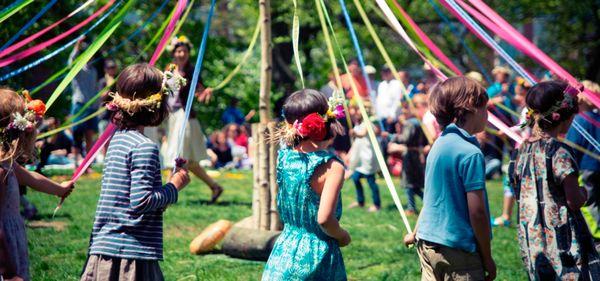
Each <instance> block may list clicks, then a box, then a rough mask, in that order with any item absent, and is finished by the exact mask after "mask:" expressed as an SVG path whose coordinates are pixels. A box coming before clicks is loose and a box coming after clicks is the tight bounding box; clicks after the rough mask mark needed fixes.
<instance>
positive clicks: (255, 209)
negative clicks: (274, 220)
mask: <svg viewBox="0 0 600 281" xmlns="http://www.w3.org/2000/svg"><path fill="white" fill-rule="evenodd" d="M258 127H259V125H258V124H252V143H251V144H250V145H251V147H252V153H253V155H252V156H253V157H254V163H252V174H253V180H254V181H253V182H252V226H253V227H254V228H256V229H258V228H259V227H260V216H259V215H258V214H259V212H260V197H259V196H258V194H259V186H260V178H259V177H258V174H259V171H260V162H259V161H258V143H259V141H260V138H259V137H258V136H259V133H258V132H259V128H258Z"/></svg>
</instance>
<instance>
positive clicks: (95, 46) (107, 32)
mask: <svg viewBox="0 0 600 281" xmlns="http://www.w3.org/2000/svg"><path fill="white" fill-rule="evenodd" d="M135 2H136V0H129V1H127V3H126V4H125V6H123V8H122V9H121V10H120V11H119V12H118V13H117V15H115V17H114V18H113V19H112V20H111V21H110V23H108V25H107V26H106V27H105V28H104V29H103V30H102V32H101V33H100V35H98V37H96V39H95V40H94V42H93V43H92V44H91V45H90V46H89V47H88V48H87V49H86V50H85V51H84V52H83V53H82V54H81V55H80V56H79V57H77V59H75V62H74V63H73V66H72V67H71V70H70V71H69V73H67V75H66V76H65V78H64V79H63V80H62V82H60V84H59V85H58V87H56V89H55V90H54V92H53V93H52V95H51V96H50V98H48V101H47V102H46V110H48V109H49V108H50V107H51V106H52V105H53V104H54V102H55V101H56V100H57V99H58V97H59V96H60V94H62V92H63V91H64V90H65V89H66V88H67V86H68V85H69V83H71V81H73V79H74V78H75V76H76V75H77V73H79V71H81V69H82V68H83V67H84V66H85V65H86V63H87V62H88V61H89V60H90V59H91V58H92V57H93V56H94V54H96V52H98V50H100V47H102V45H104V43H105V42H106V40H108V38H109V37H110V36H111V35H112V34H113V33H114V32H115V30H117V28H118V27H119V26H120V25H121V23H122V22H123V19H124V17H125V15H126V14H127V12H128V11H129V9H130V8H131V6H133V4H134V3H135Z"/></svg>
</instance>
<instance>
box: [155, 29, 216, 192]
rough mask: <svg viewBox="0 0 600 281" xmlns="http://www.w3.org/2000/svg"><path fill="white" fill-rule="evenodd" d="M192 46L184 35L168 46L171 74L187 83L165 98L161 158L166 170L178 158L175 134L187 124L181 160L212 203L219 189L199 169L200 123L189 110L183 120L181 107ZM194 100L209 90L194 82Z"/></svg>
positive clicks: (204, 156)
mask: <svg viewBox="0 0 600 281" xmlns="http://www.w3.org/2000/svg"><path fill="white" fill-rule="evenodd" d="M191 49H192V43H191V42H190V41H189V39H188V38H187V37H185V36H179V37H177V38H175V39H173V41H172V42H171V44H170V45H169V49H168V50H169V51H170V52H171V55H172V57H173V61H172V63H173V64H175V66H176V67H175V71H177V72H178V73H179V74H180V75H181V76H182V77H184V78H185V79H187V80H188V83H187V84H186V86H184V87H182V88H181V89H179V90H178V91H175V92H173V94H172V95H170V96H169V98H168V99H167V103H168V105H169V111H170V115H169V119H168V132H169V133H168V135H167V138H168V140H167V147H168V148H167V155H165V165H166V166H167V167H169V166H171V167H172V165H173V163H175V158H176V157H177V156H178V145H179V131H180V130H181V126H182V125H183V124H184V123H185V122H186V121H187V122H188V124H187V126H185V132H184V133H185V135H184V139H183V143H182V145H183V146H182V147H181V148H179V151H181V155H180V156H181V157H183V158H185V159H187V169H188V170H189V171H191V172H192V173H193V174H194V175H196V176H197V177H198V178H200V179H201V180H202V181H203V182H204V183H206V184H207V185H208V187H209V188H210V189H211V191H212V196H211V200H210V202H211V203H214V202H215V201H216V200H217V199H218V198H219V196H221V193H222V192H223V188H222V187H221V186H220V185H219V184H218V183H216V182H215V181H214V180H213V179H212V178H211V177H210V176H209V175H208V174H207V173H206V171H205V170H204V169H203V168H202V167H201V166H200V161H201V160H205V159H208V158H209V157H208V154H207V152H206V137H205V136H204V134H203V133H202V128H201V126H200V122H198V119H197V118H196V112H195V111H194V110H193V109H191V112H190V118H189V120H185V105H186V102H187V99H188V95H189V93H190V86H191V85H190V84H191V79H192V76H193V73H194V65H192V64H191V63H190V50H191ZM194 94H195V96H196V97H197V99H198V101H200V102H204V101H207V102H208V101H209V100H210V97H211V95H212V89H210V88H204V86H203V85H202V81H198V86H197V87H196V89H195V91H194Z"/></svg>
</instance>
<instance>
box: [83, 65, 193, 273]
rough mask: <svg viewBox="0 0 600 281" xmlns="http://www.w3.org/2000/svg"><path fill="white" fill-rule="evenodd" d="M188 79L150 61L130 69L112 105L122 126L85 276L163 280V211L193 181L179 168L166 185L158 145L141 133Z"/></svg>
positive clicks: (111, 149) (108, 163) (109, 159)
mask: <svg viewBox="0 0 600 281" xmlns="http://www.w3.org/2000/svg"><path fill="white" fill-rule="evenodd" d="M183 83H185V80H181V79H178V78H177V77H175V76H174V75H173V74H172V73H171V72H169V71H166V72H165V73H162V72H161V71H159V70H158V69H156V68H155V67H153V66H150V65H148V64H135V65H131V66H129V67H127V68H126V69H125V70H123V72H122V73H121V75H120V76H119V78H118V80H117V92H116V93H111V94H110V95H111V97H112V98H113V99H112V101H111V102H110V103H108V104H107V107H108V109H109V110H111V111H112V121H113V122H114V123H115V124H116V125H117V126H118V130H117V132H116V133H115V135H114V136H113V137H112V139H111V141H110V144H109V146H108V151H107V154H106V160H105V167H104V172H103V177H102V190H101V192H100V199H99V201H98V207H97V209H96V217H95V220H94V226H93V229H92V235H91V238H90V248H89V254H88V260H87V262H86V265H85V267H84V272H83V274H82V276H81V280H163V275H162V272H161V270H160V267H159V264H158V261H159V260H162V259H163V229H162V224H163V221H162V213H163V212H164V210H165V208H166V207H167V206H168V205H170V204H173V203H175V202H177V195H178V192H179V191H180V190H181V189H183V188H184V187H185V186H186V185H187V184H188V183H189V180H190V179H189V176H188V174H187V171H186V170H185V169H179V170H178V171H177V172H176V173H174V174H173V175H172V176H171V179H170V181H169V182H168V183H167V184H165V185H163V184H162V179H161V173H160V161H159V158H158V155H159V149H158V146H157V145H156V143H154V142H153V141H152V140H150V139H149V138H148V137H146V136H145V135H144V134H143V133H142V132H143V131H144V127H146V126H157V125H159V124H160V123H162V121H163V120H164V119H165V117H166V116H167V114H168V111H167V104H166V102H164V99H165V98H166V96H165V95H166V94H168V92H169V89H172V88H173V87H180V86H181V85H182V84H183Z"/></svg>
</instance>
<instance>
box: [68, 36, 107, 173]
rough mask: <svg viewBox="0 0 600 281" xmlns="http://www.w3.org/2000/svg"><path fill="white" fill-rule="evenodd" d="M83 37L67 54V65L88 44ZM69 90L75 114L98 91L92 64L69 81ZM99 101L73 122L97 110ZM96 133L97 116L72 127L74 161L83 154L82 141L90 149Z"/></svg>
mask: <svg viewBox="0 0 600 281" xmlns="http://www.w3.org/2000/svg"><path fill="white" fill-rule="evenodd" d="M84 39H85V38H83V39H81V40H79V41H77V43H76V44H75V47H74V48H73V51H72V52H71V55H70V56H69V65H70V64H72V63H73V61H74V60H75V58H76V57H77V55H78V54H79V52H80V50H85V49H87V47H88V46H89V45H88V43H87V42H85V41H84ZM71 90H72V91H73V96H72V98H71V115H75V114H77V113H78V112H79V111H80V110H81V109H82V108H83V106H84V105H85V104H86V103H87V102H88V101H90V100H91V99H92V98H93V97H94V96H95V95H96V93H97V91H98V71H97V70H96V68H95V67H94V65H93V64H91V63H87V64H86V65H85V66H83V68H82V69H81V71H79V73H77V75H76V76H75V78H74V79H73V81H72V82H71ZM99 106H100V103H99V102H98V101H96V102H94V103H92V104H91V105H90V106H89V107H88V108H87V109H85V110H84V112H83V113H82V114H79V116H78V117H77V118H75V119H73V122H77V121H79V120H81V119H83V118H85V117H87V116H89V115H91V114H93V113H94V112H96V111H97V110H98V108H99ZM96 133H98V118H97V117H94V118H91V119H89V120H88V121H85V122H83V123H81V124H79V125H77V126H74V127H73V141H74V145H73V149H72V151H73V155H75V159H76V163H79V160H80V159H81V156H83V153H84V152H83V142H84V141H85V151H86V152H87V151H90V149H91V148H92V145H93V144H94V137H95V135H96Z"/></svg>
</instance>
